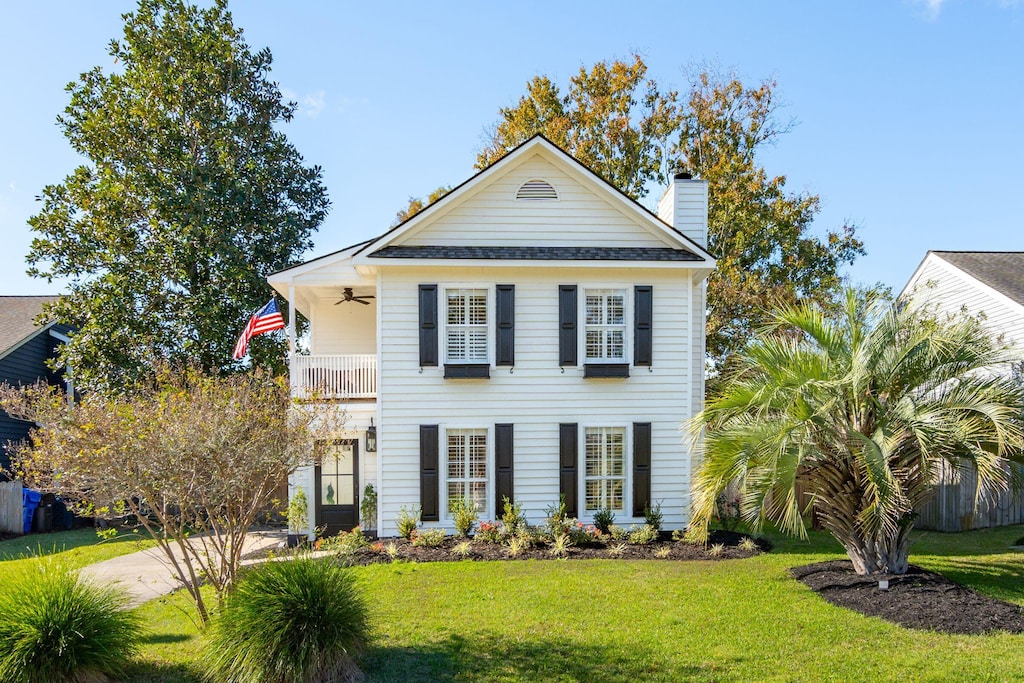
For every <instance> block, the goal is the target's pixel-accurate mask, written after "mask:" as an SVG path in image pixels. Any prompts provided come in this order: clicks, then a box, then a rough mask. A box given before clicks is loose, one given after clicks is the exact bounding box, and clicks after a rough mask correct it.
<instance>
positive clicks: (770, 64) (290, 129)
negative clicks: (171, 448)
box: [0, 0, 1024, 294]
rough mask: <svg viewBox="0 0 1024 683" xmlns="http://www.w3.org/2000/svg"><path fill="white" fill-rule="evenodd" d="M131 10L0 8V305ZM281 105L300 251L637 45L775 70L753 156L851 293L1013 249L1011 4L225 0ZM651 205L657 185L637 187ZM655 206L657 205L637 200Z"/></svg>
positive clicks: (1020, 90)
mask: <svg viewBox="0 0 1024 683" xmlns="http://www.w3.org/2000/svg"><path fill="white" fill-rule="evenodd" d="M133 7H134V2H125V1H122V0H105V1H104V2H89V3H84V2H71V1H62V2H57V1H50V2H39V3H34V2H33V3H29V2H19V3H14V2H11V3H5V4H3V5H0V16H2V17H3V20H2V21H0V92H2V93H3V98H4V102H3V106H2V107H0V136H2V138H0V238H2V241H0V244H2V248H0V294H47V293H53V292H56V291H59V290H60V287H61V283H52V284H48V283H47V282H46V281H45V280H36V279H32V278H29V277H28V276H27V275H25V273H24V271H25V262H24V257H25V254H26V253H27V252H28V248H29V243H30V241H31V237H32V235H31V231H30V230H29V229H28V226H27V225H26V223H25V221H26V219H27V218H28V217H29V216H31V215H32V213H33V212H34V211H36V210H37V206H38V205H37V204H36V203H35V202H34V201H33V198H34V197H35V195H37V194H38V192H39V190H40V189H41V188H42V187H43V186H44V185H45V184H47V183H54V182H59V181H60V180H61V179H62V178H63V177H64V176H65V175H66V174H67V173H68V172H70V171H71V170H72V168H73V167H74V166H75V165H76V164H77V163H79V160H78V159H77V158H76V156H75V155H74V153H73V152H72V151H71V149H70V147H69V145H68V144H67V141H66V140H65V139H64V138H63V137H62V135H61V133H60V131H59V130H58V129H57V127H56V125H55V118H56V116H57V114H59V113H60V111H61V110H62V109H63V107H64V106H65V105H66V104H67V94H66V93H65V92H64V86H65V84H67V83H68V82H69V81H71V80H73V79H75V78H76V77H77V75H78V74H79V73H80V72H82V71H85V70H87V69H89V68H91V67H93V66H96V65H101V66H103V67H104V68H109V67H110V66H111V59H110V57H109V56H108V55H107V54H106V46H107V44H108V43H109V41H110V40H111V39H112V38H117V37H120V35H121V19H120V15H121V13H122V12H125V11H130V10H131V9H132V8H133ZM230 7H231V11H232V13H233V15H234V19H235V22H236V24H237V25H238V26H240V27H242V28H243V29H244V30H245V34H246V38H247V41H248V42H249V44H250V46H252V47H253V48H254V49H256V48H261V47H269V48H270V49H271V50H272V52H273V54H274V58H275V66H274V71H273V77H274V78H275V79H276V80H277V81H278V82H279V83H280V85H281V87H282V88H283V89H284V90H285V92H286V93H287V94H288V95H289V96H290V97H292V98H293V99H295V100H297V101H298V102H299V103H300V111H299V115H298V116H297V117H296V119H295V120H294V121H293V122H292V123H290V124H288V125H286V126H284V128H283V130H284V131H285V132H286V133H287V134H288V136H289V138H290V139H291V140H292V142H293V143H294V144H295V145H296V146H297V147H298V149H299V151H300V152H301V153H302V154H303V155H304V156H305V158H306V160H307V162H308V163H310V164H318V165H320V166H322V167H323V169H324V180H325V183H326V185H327V188H328V191H329V193H330V197H331V200H332V204H333V207H332V210H331V213H330V215H329V217H328V218H327V220H326V221H325V223H324V224H323V225H322V226H321V228H320V231H319V232H318V234H317V235H316V237H315V242H316V247H315V249H314V251H313V252H311V255H313V254H323V253H326V252H329V251H333V250H335V249H339V248H341V247H343V246H346V245H348V244H351V243H354V242H357V241H361V240H363V239H366V238H368V237H371V236H373V235H376V234H378V233H380V232H382V231H383V230H384V229H385V228H386V227H387V226H388V225H389V224H390V223H391V221H392V219H393V218H394V214H395V212H396V211H398V210H399V209H400V208H402V207H403V206H404V205H405V203H406V202H407V200H408V198H409V197H410V196H420V195H425V194H426V193H428V192H429V191H430V190H432V189H433V188H435V187H437V186H438V185H441V184H449V185H451V184H456V183H459V182H461V181H462V180H464V179H465V178H466V177H468V176H469V175H471V174H472V173H473V168H472V166H473V161H474V159H475V156H476V152H477V150H478V149H479V148H480V147H481V146H482V144H483V139H484V131H485V129H486V128H487V127H488V126H490V125H491V124H493V123H494V121H495V119H496V116H497V111H498V108H499V107H501V106H507V105H510V104H512V103H514V102H515V101H516V100H517V99H518V98H519V96H520V95H521V94H522V93H523V91H524V86H525V84H526V82H527V80H529V79H530V78H531V77H532V76H533V75H535V74H538V73H545V74H547V75H549V76H551V77H552V78H553V79H554V80H556V81H557V82H558V83H560V84H563V83H565V82H567V80H568V78H569V77H570V76H571V75H572V74H574V73H575V72H576V71H577V70H578V69H579V68H580V67H581V66H589V65H591V64H593V63H594V62H595V61H598V60H602V59H613V58H616V57H620V58H625V57H628V56H629V55H630V54H632V53H633V52H638V53H639V54H641V55H642V56H643V57H644V59H645V61H646V62H647V65H648V67H649V69H650V71H649V75H650V76H651V77H653V78H655V79H656V80H658V82H659V84H661V85H662V86H674V87H677V88H679V89H683V88H684V87H685V70H686V68H687V67H690V66H692V65H694V64H698V63H701V62H705V61H709V60H710V61H715V62H717V63H719V64H721V65H722V66H724V67H731V68H735V69H736V70H737V72H738V73H739V74H740V75H742V76H743V77H744V78H746V79H748V80H749V81H751V82H754V81H757V80H760V79H762V78H765V77H774V78H776V79H777V80H778V83H779V89H778V91H779V93H780V95H781V98H782V99H783V100H784V101H785V102H786V103H787V106H786V108H785V109H784V110H783V111H782V114H783V115H784V116H787V117H793V118H795V119H796V120H797V122H798V125H797V126H796V127H795V128H794V129H793V131H792V132H790V133H789V134H787V135H785V136H784V137H782V138H781V140H780V141H779V143H778V144H777V145H776V147H774V148H772V149H769V150H767V151H766V152H765V154H764V155H763V157H762V161H763V163H764V165H765V166H766V167H767V169H768V171H769V172H771V173H774V174H785V175H786V176H787V177H788V187H789V188H790V189H791V190H794V191H809V192H812V193H816V194H818V195H820V196H821V200H822V211H821V213H820V214H819V216H818V219H817V220H816V222H815V225H816V229H818V230H822V231H823V230H825V229H827V228H831V227H836V226H839V225H841V224H842V223H843V222H844V221H846V220H849V221H853V222H854V223H856V224H857V225H859V234H860V236H861V238H862V239H863V240H864V242H865V246H866V248H867V251H868V254H867V256H864V257H862V258H861V259H859V260H858V261H857V263H856V264H855V265H854V266H852V267H851V268H849V269H848V270H847V274H848V275H849V276H850V278H851V279H852V280H854V281H856V282H876V281H880V282H883V283H885V284H888V285H891V286H893V287H894V288H895V289H897V291H898V290H899V288H900V287H902V285H903V284H904V283H905V282H906V280H907V278H908V277H909V276H910V274H911V273H912V272H913V270H914V268H915V267H916V266H917V264H918V262H919V261H920V260H921V258H922V257H923V256H924V254H925V252H926V251H927V250H928V249H968V250H975V249H976V250H984V249H992V250H1024V219H1022V218H1021V215H1022V211H1021V200H1022V199H1024V163H1022V159H1024V114H1022V112H1024V2H1022V1H1021V0H1013V1H1011V0H929V1H922V2H913V1H911V0H892V1H890V2H881V1H877V0H876V1H870V2H852V1H847V2H819V1H816V0H815V1H807V2H713V3H712V2H701V3H697V2H685V3H684V2H650V3H642V2H633V3H623V2H562V3H556V2H551V1H550V0H549V1H548V2H532V1H528V0H522V1H520V2H517V3H514V4H511V5H510V4H508V3H485V2H443V3H442V2H433V3H427V2H415V3H414V2H410V3H397V2H395V3H386V4H385V3H374V2H369V3H368V2H360V3H349V2H345V3H342V2H309V1H303V0H292V1H291V2H287V3H284V2H280V1H276V2H272V1H269V0H266V1H255V0H236V1H235V2H232V4H231V6H230ZM654 194H656V193H654ZM653 198H654V199H656V197H653Z"/></svg>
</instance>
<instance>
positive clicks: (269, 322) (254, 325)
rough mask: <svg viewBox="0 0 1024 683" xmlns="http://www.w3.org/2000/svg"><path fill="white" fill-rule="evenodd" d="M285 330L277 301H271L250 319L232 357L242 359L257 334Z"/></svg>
mask: <svg viewBox="0 0 1024 683" xmlns="http://www.w3.org/2000/svg"><path fill="white" fill-rule="evenodd" d="M283 329H284V318H282V317H281V311H279V310H277V301H276V300H274V299H271V300H270V303H268V304H267V305H266V306H264V307H263V308H261V309H260V310H258V311H256V313H254V314H253V316H252V317H251V318H249V324H248V325H246V326H245V329H244V330H242V336H241V337H239V338H238V343H237V344H235V352H234V354H232V356H231V357H232V358H234V359H235V360H239V359H240V358H242V357H243V356H244V355H245V352H246V351H248V350H249V340H250V339H252V338H253V337H255V336H256V335H257V334H263V333H264V332H273V331H274V330H283Z"/></svg>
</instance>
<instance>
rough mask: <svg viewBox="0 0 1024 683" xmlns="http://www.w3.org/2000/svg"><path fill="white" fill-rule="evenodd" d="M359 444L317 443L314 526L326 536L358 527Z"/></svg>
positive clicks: (342, 440)
mask: <svg viewBox="0 0 1024 683" xmlns="http://www.w3.org/2000/svg"><path fill="white" fill-rule="evenodd" d="M358 463H359V442H358V441H356V440H355V439H337V440H334V441H320V442H318V443H317V466H316V473H315V474H316V490H317V498H316V525H317V526H318V527H324V533H325V534H327V535H332V534H336V533H338V532H339V531H350V530H351V529H352V528H353V527H355V526H356V525H357V524H358V523H359V517H358V514H357V509H358V505H357V500H358V491H359V481H358V479H359V467H358Z"/></svg>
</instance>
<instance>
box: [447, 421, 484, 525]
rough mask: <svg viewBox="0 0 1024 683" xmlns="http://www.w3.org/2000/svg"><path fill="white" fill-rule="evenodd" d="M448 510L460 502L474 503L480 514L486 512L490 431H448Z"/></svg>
mask: <svg viewBox="0 0 1024 683" xmlns="http://www.w3.org/2000/svg"><path fill="white" fill-rule="evenodd" d="M445 445H446V448H445V457H446V466H445V467H446V488H447V490H446V497H445V498H446V499H445V510H446V511H448V512H451V509H452V506H453V505H454V504H455V503H457V502H459V501H461V500H472V501H473V502H474V503H475V504H476V509H477V512H479V513H481V514H486V511H487V430H486V429H448V430H446V431H445Z"/></svg>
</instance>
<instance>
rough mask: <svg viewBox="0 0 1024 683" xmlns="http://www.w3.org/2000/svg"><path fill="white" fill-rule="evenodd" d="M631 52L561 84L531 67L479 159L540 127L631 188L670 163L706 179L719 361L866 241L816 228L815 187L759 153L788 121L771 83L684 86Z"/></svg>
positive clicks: (828, 284)
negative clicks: (767, 165)
mask: <svg viewBox="0 0 1024 683" xmlns="http://www.w3.org/2000/svg"><path fill="white" fill-rule="evenodd" d="M645 75H646V66H645V65H644V63H643V61H642V60H641V59H640V57H638V56H634V57H633V60H632V62H623V61H618V60H616V61H613V62H611V63H607V62H599V63H597V64H595V65H594V66H593V67H592V68H591V69H590V70H589V71H588V70H587V69H585V68H581V69H580V71H579V73H578V74H576V75H575V76H574V77H572V78H571V79H570V81H569V86H568V88H567V89H566V90H565V92H564V94H563V92H562V91H561V90H560V89H559V88H558V86H557V85H555V84H554V83H553V82H552V81H551V80H550V79H549V78H547V77H545V76H537V77H535V78H534V79H533V80H531V81H530V82H529V83H528V84H527V93H526V94H525V95H524V96H523V97H522V98H520V100H519V102H518V103H517V104H516V105H515V106H513V107H506V108H502V109H501V110H500V111H499V119H498V122H497V124H496V125H495V126H494V129H493V131H492V134H491V139H490V141H489V143H488V145H487V146H486V147H485V148H484V149H483V150H482V151H481V152H480V154H479V155H478V157H477V167H478V168H485V167H487V166H489V165H490V164H492V163H494V162H495V161H497V160H498V159H500V158H501V157H503V156H504V155H505V154H507V153H508V152H509V151H510V150H512V149H513V148H514V147H515V146H516V145H518V144H520V143H522V142H523V141H525V140H527V139H528V138H530V137H531V136H532V135H535V134H536V133H543V134H544V135H545V136H547V137H548V138H550V139H551V140H552V141H553V142H555V143H556V144H558V145H560V146H561V147H563V148H564V149H565V150H566V151H568V152H569V153H570V154H572V155H573V156H575V157H576V158H577V159H579V160H580V161H581V162H583V163H584V164H586V165H587V166H589V167H590V168H591V169H593V170H594V171H596V172H597V173H598V174H600V175H601V176H603V177H604V178H605V179H606V180H608V181H609V182H610V183H612V184H613V185H615V186H616V187H618V188H619V189H620V190H622V191H623V192H625V193H626V194H627V195H629V196H630V197H632V198H634V199H640V198H642V197H644V196H645V195H646V194H647V192H648V190H649V189H650V188H651V187H652V186H663V185H665V184H666V183H667V180H668V178H669V174H670V173H669V172H670V171H683V170H685V171H689V172H691V173H693V174H694V176H695V177H697V178H702V179H704V180H707V181H708V186H709V206H708V210H709V216H708V222H709V226H708V242H709V245H708V247H709V250H710V251H711V253H712V254H714V255H715V256H716V257H717V258H718V265H719V267H718V271H717V272H716V273H715V274H713V275H712V276H711V278H710V279H709V281H708V326H707V333H708V355H709V358H710V360H711V362H712V367H713V368H715V369H720V368H721V367H722V366H723V364H724V363H725V362H726V360H727V359H728V358H729V357H730V356H731V355H732V354H734V353H736V352H737V351H738V350H739V349H740V348H741V347H742V346H743V344H744V343H746V341H747V339H748V338H749V337H750V335H751V333H752V331H753V330H755V329H756V328H757V327H758V326H759V325H760V324H761V323H762V322H763V321H764V320H765V316H766V311H768V310H771V308H772V306H773V305H776V304H778V303H780V302H783V303H792V302H795V301H797V300H800V299H807V298H810V299H813V300H817V301H821V302H826V301H829V300H831V298H832V297H833V295H834V294H835V293H836V291H837V290H838V288H839V286H840V284H841V276H840V272H839V271H840V268H841V267H842V265H843V264H844V263H851V262H852V261H853V260H854V259H855V258H856V257H857V256H858V255H859V254H862V253H863V245H862V243H861V242H860V240H858V239H857V237H856V235H855V231H854V228H853V227H852V226H848V225H846V226H842V227H840V228H839V229H836V230H832V231H827V232H825V233H824V234H823V235H819V234H816V231H814V230H813V229H812V227H813V226H812V222H813V220H814V217H815V215H816V214H817V213H818V210H819V200H818V197H817V196H815V195H810V194H806V193H791V192H789V191H787V190H786V178H785V176H770V175H769V174H768V173H766V172H765V170H764V168H763V167H761V166H760V165H759V162H758V159H757V154H758V152H759V151H760V150H762V149H763V148H764V147H765V146H766V145H770V144H773V143H775V142H776V141H777V139H778V137H779V136H780V135H781V134H782V133H784V132H785V131H786V130H788V127H789V126H788V124H787V123H786V122H780V121H779V119H778V104H777V102H776V98H775V91H776V87H777V86H776V83H775V82H774V81H770V80H769V81H764V82H761V83H758V84H756V85H752V86H751V85H747V84H745V83H743V82H742V81H741V80H740V79H739V78H737V77H736V76H734V75H726V74H721V73H718V72H716V71H714V70H709V69H705V70H703V71H701V72H700V73H698V74H697V75H696V76H694V77H693V78H692V79H691V80H690V84H689V91H688V94H687V95H686V96H684V97H680V96H679V94H678V93H677V92H675V91H672V90H663V89H661V88H659V86H658V84H657V83H656V82H655V81H653V80H651V79H646V80H645Z"/></svg>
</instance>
